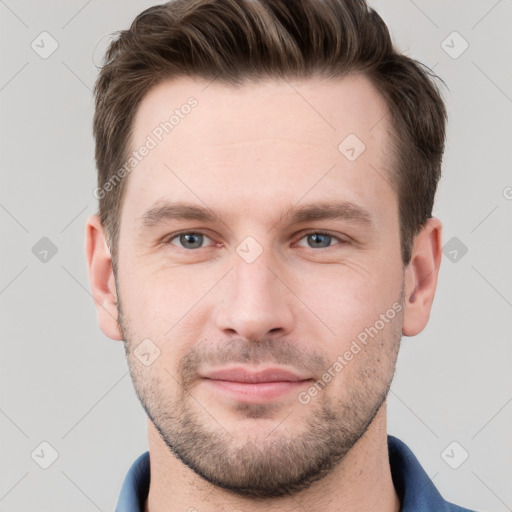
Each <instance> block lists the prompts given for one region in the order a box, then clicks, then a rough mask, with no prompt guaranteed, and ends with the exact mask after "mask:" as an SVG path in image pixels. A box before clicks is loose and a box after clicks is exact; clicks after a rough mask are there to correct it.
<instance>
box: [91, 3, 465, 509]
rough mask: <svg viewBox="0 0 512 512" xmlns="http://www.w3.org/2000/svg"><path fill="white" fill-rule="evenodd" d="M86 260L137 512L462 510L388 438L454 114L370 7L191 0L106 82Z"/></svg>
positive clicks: (417, 319)
mask: <svg viewBox="0 0 512 512" xmlns="http://www.w3.org/2000/svg"><path fill="white" fill-rule="evenodd" d="M95 92H96V113H95V118H94V134H95V137H96V161H97V166H98V188H97V190H96V195H97V197H98V199H99V214H98V215H95V216H92V217H91V218H90V219H89V220H88V225H87V239H86V252H87V260H88V265H89V272H90V281H91V287H92V291H93V296H94V299H95V302H96V305H97V310H98V319H99V324H100V327H101V329H102V331H103V332H104V333H105V334H106V335H107V336H109V337H110V338H112V339H116V340H124V344H125V348H126V356H127V359H128V364H129V368H130V372H131V376H132V379H133V383H134V387H135V390H136V392H137V394H138V397H139V399H140V401H141V403H142V406H143V407H144V409H145V411H146V413H147V415H148V439H149V452H146V453H145V454H143V455H141V456H140V457H139V458H138V459H137V460H136V461H135V463H134V465H133V466H132V468H131V469H130V471H129V473H128V475H127V476H126V479H125V481H124V484H123V488H122V490H121V495H120V497H119V501H118V505H117V511H118V512H128V511H130V512H132V511H133V512H134V511H143V510H144V511H146V512H147V511H150V512H162V511H164V510H165V511H167V512H168V511H175V510H189V511H196V510H197V511H203V510H208V511H221V510H244V511H254V510H262V509H264V510H269V511H278V510H279V511H282V510H307V511H309V512H314V511H317V510H322V511H326V510H327V511H341V510H343V511H346V510H350V511H363V510H378V511H380V512H391V511H398V510H402V511H404V512H409V511H427V510H428V511H436V512H438V511H443V510H446V511H448V510H450V511H456V510H457V511H460V510H467V509H462V508H459V507H457V506H455V505H452V504H449V503H447V502H446V501H444V500H443V498H442V497H441V496H440V494H439V493H438V492H437V490H436V489H435V487H434V485H433V484H432V482H431V481H430V480H429V478H428V477H427V475H426V473H425V472H424V470H423V469H422V468H421V466H420V464H419V462H418V461H417V459H416V458H415V457H414V455H413V454H412V453H411V451H410V450H409V449H408V448H407V447H406V446H405V445H404V444H403V443H402V442H401V441H399V440H398V439H396V438H393V437H391V436H387V431H386V396H387V393H388V390H389V387H390V384H391V380H392V377H393V373H394V368H395V363H396V358H397V353H398V349H399V344H400V339H401V336H402V334H404V335H406V336H414V335H416V334H418V333H419V332H420V331H421V330H422V329H423V328H424V327H425V325H426V323H427V321H428V318H429V313H430V308H431V305H432V301H433V299H434V293H435V289H436V283H437V276H438V270H439V265H440V261H441V223H440V221H439V220H438V219H436V218H433V217H432V216H431V213H432V205H433V200H434V195H435V190H436V186H437V182H438V179H439V175H440V169H441V159H442V154H443V149H444V139H445V121H446V112H445V107H444V104H443V101H442V99H441V96H440V94H439V92H438V91H437V88H436V87H435V85H434V83H433V82H432V81H431V79H430V78H429V76H428V73H427V72H426V71H425V69H424V68H423V67H422V66H421V65H420V64H419V63H417V62H415V61H413V60H412V59H410V58H408V57H406V56H403V55H401V54H399V53H397V52H396V51H395V49H394V48H393V46H392V43H391V40H390V36H389V33H388V30H387V28H386V26H385V24H384V22H383V21H382V20H381V18H380V17H379V16H378V15H377V14H376V13H375V12H374V11H372V10H371V9H369V8H368V7H367V6H366V5H365V3H364V2H362V1H361V0H322V1H319V0H300V1H295V2H286V1H284V0H253V1H249V0H213V1H212V0H195V1H190V0H175V1H172V2H169V3H167V4H164V5H161V6H156V7H153V8H150V9H148V10H146V11H145V12H143V13H141V14H140V15H139V16H138V17H137V18H136V20H135V21H134V22H133V24H132V26H131V28H130V29H129V30H127V31H123V32H121V33H120V35H119V37H118V38H117V39H116V40H115V41H114V42H113V43H112V44H111V46H110V48H109V50H108V52H107V55H106V59H105V66H104V67H103V68H102V70H101V72H100V75H99V78H98V81H97V84H96V90H95Z"/></svg>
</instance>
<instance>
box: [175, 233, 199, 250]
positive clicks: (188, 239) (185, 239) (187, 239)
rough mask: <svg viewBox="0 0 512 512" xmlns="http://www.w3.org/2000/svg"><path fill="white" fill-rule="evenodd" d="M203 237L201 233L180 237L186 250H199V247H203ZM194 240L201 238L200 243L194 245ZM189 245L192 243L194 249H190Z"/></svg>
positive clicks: (186, 234)
mask: <svg viewBox="0 0 512 512" xmlns="http://www.w3.org/2000/svg"><path fill="white" fill-rule="evenodd" d="M202 236H203V235H201V234H200V233H185V234H183V235H180V243H181V244H182V245H183V246H184V247H185V248H186V249H197V248H199V247H201V243H202ZM193 238H196V239H197V238H199V242H197V240H196V242H195V243H194V241H193V240H191V239H193ZM189 243H191V244H192V245H193V247H190V245H188V244H189Z"/></svg>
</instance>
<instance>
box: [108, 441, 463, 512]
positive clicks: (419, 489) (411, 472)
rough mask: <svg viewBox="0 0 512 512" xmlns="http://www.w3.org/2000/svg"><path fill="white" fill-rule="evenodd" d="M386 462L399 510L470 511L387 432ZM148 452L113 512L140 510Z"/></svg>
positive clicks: (128, 478)
mask: <svg viewBox="0 0 512 512" xmlns="http://www.w3.org/2000/svg"><path fill="white" fill-rule="evenodd" d="M388 449H389V463H390V466H391V476H392V478H393V484H394V486H395V489H396V492H397V494H398V497H399V499H400V502H401V503H402V507H401V509H400V510H401V512H472V511H471V510H469V509H467V508H462V507H458V506H457V505H453V504H452V503H448V502H447V501H445V500H444V499H443V498H442V496H441V495H440V494H439V491H438V490H437V489H436V488H435V486H434V484H433V483H432V481H431V480H430V478H429V477H428V475H427V473H425V470H424V469H423V468H422V467H421V465H420V463H419V462H418V459H417V458H416V457H415V456H414V454H413V453H412V452H411V450H410V449H409V448H408V447H407V445H406V444H405V443H403V442H402V441H400V440H399V439H397V438H396V437H393V436H388ZM149 481H150V472H149V452H145V453H143V454H142V455H140V456H139V457H138V458H137V459H136V460H135V462H134V463H133V464H132V466H131V468H130V470H129V471H128V474H127V475H126V477H125V479H124V482H123V486H122V488H121V493H120V495H119V500H118V502H117V507H116V512H144V503H145V501H146V498H147V495H148V492H149Z"/></svg>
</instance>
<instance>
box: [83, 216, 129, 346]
mask: <svg viewBox="0 0 512 512" xmlns="http://www.w3.org/2000/svg"><path fill="white" fill-rule="evenodd" d="M85 256H86V258H87V265H88V267H89V282H90V285H91V291H92V296H93V298H94V304H95V306H96V311H97V313H98V324H99V326H100V329H101V330H102V331H103V334H105V336H108V337H109V338H111V339H113V340H119V341H120V340H122V339H123V335H122V333H121V329H120V326H119V324H118V318H117V316H118V315H117V291H116V286H115V280H114V271H113V268H112V259H111V256H110V250H109V249H108V246H107V240H106V237H105V232H104V230H103V226H102V224H101V221H100V218H99V216H98V215H92V216H91V217H89V219H88V220H87V224H86V233H85Z"/></svg>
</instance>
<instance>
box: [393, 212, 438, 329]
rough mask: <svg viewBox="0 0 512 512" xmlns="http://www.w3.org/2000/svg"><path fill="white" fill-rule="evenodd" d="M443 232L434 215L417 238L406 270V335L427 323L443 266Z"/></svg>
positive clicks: (404, 326) (404, 321)
mask: <svg viewBox="0 0 512 512" xmlns="http://www.w3.org/2000/svg"><path fill="white" fill-rule="evenodd" d="M441 232H442V225H441V221H440V220H439V219H436V218H435V217H431V218H429V219H428V221H427V222H426V224H425V226H424V227H423V228H422V230H421V231H420V232H419V233H418V235H416V237H415V238H414V244H413V248H412V255H411V261H410V262H409V265H408V266H407V269H406V271H405V299H404V300H405V304H404V317H403V324H402V332H403V334H404V335H405V336H416V334H418V333H420V332H421V331H422V330H423V329H424V328H425V326H426V325H427V322H428V319H429V316H430V309H431V307H432V302H433V301H434V294H435V292H436V286H437V276H438V274H439V266H440V265H441V257H442V238H441V235H442V233H441Z"/></svg>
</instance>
